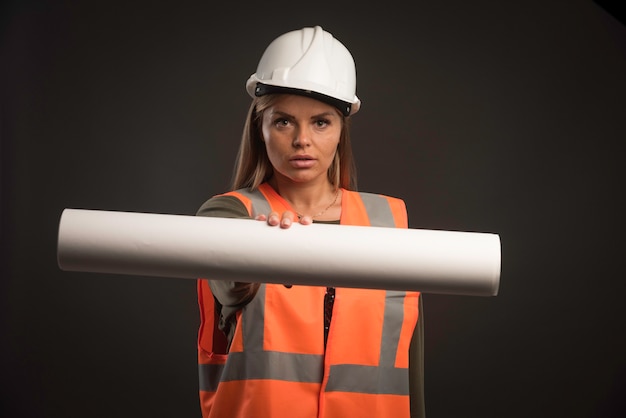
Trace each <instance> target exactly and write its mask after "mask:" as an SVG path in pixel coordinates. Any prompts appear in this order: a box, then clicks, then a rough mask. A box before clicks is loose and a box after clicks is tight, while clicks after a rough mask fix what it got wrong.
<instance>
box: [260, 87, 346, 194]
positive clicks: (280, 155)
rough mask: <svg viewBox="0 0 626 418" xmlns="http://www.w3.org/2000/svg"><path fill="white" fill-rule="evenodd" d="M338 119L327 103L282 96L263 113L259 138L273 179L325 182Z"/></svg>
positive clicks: (337, 133) (336, 139)
mask: <svg viewBox="0 0 626 418" xmlns="http://www.w3.org/2000/svg"><path fill="white" fill-rule="evenodd" d="M341 124H342V118H341V116H340V114H339V112H338V110H337V109H336V108H335V107H334V106H331V105H329V104H326V103H323V102H320V101H318V100H315V99H311V98H309V97H304V96H297V95H282V96H280V97H278V99H277V100H276V102H275V103H274V104H273V105H272V106H270V107H269V108H267V109H266V110H265V112H264V113H263V123H262V133H263V141H264V142H265V148H266V150H267V155H268V157H269V160H270V162H271V164H272V166H273V167H274V175H275V176H277V180H287V181H290V182H295V183H307V182H316V181H318V182H319V181H328V176H327V171H328V167H330V165H331V164H332V162H333V158H334V156H335V152H336V151H337V146H338V145H339V138H340V136H341Z"/></svg>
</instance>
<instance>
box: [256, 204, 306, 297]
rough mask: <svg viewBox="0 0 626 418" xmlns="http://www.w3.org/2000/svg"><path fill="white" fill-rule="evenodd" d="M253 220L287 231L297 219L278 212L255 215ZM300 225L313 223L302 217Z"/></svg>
mask: <svg viewBox="0 0 626 418" xmlns="http://www.w3.org/2000/svg"><path fill="white" fill-rule="evenodd" d="M254 219H256V220H257V221H267V224H268V225H270V226H277V225H280V227H281V228H282V229H287V228H289V227H290V226H291V225H292V224H293V223H294V221H297V219H298V217H297V216H296V215H295V214H294V213H293V212H292V211H290V210H287V211H285V212H283V214H282V215H280V214H279V213H278V212H271V213H270V214H269V215H263V214H261V215H257V216H256V218H254ZM300 223H301V224H302V225H311V224H312V223H313V219H312V218H311V217H310V216H303V217H302V218H300ZM283 286H285V287H286V288H287V289H290V288H291V285H290V284H285V285H283Z"/></svg>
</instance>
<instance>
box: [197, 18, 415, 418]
mask: <svg viewBox="0 0 626 418" xmlns="http://www.w3.org/2000/svg"><path fill="white" fill-rule="evenodd" d="M246 87H247V91H248V93H249V94H250V95H251V96H252V97H253V101H252V104H251V106H250V110H249V112H248V116H247V120H246V124H245V127H244V132H243V136H242V141H241V145H240V149H239V154H238V157H237V164H236V168H235V175H234V183H233V187H232V191H231V192H228V193H224V194H222V195H219V196H214V197H213V198H211V199H209V200H208V201H207V202H205V204H204V205H202V207H201V208H200V209H199V211H198V215H200V216H219V217H239V218H254V219H257V220H260V221H265V222H267V223H268V224H269V225H271V226H275V227H279V228H289V227H290V226H291V225H292V224H293V223H294V222H299V223H301V224H304V225H308V224H311V223H314V222H320V223H330V224H343V225H375V226H388V227H401V228H406V227H407V226H408V225H407V214H406V208H405V205H404V202H403V201H402V200H400V199H397V198H392V197H389V196H383V195H378V194H370V193H359V192H356V191H354V190H355V183H356V182H355V175H354V174H355V173H354V161H353V158H352V150H351V145H350V135H349V125H350V117H351V116H352V115H353V114H354V113H356V112H357V111H358V110H359V107H360V101H359V99H358V97H357V96H356V95H355V91H356V71H355V66H354V61H353V59H352V56H351V54H350V53H349V51H348V50H347V49H346V48H345V46H343V44H341V43H340V42H339V41H337V40H336V39H335V38H334V37H333V36H332V35H331V34H330V33H328V32H326V31H324V30H323V29H322V28H321V27H319V26H317V27H315V28H304V29H302V30H297V31H292V32H288V33H286V34H283V35H281V36H279V37H278V38H277V39H275V40H274V41H273V42H272V43H271V44H270V45H269V46H268V47H267V49H266V50H265V52H264V54H263V56H262V57H261V60H260V62H259V65H258V67H257V71H256V73H255V74H253V75H252V76H251V77H250V79H249V80H248V82H247V85H246ZM242 239H245V237H242ZM259 251H264V248H263V246H262V243H260V244H259ZM294 251H298V248H297V243H294ZM285 256H286V257H288V256H289V255H288V254H285ZM346 257H350V253H349V250H348V249H347V251H346ZM198 298H199V304H200V312H201V325H200V332H199V340H198V342H199V347H198V348H199V350H198V353H199V354H198V359H199V370H200V398H201V407H202V413H203V416H204V417H220V418H223V417H255V418H256V417H260V418H265V417H272V418H277V417H278V418H281V417H289V418H298V417H303V418H309V417H311V418H313V417H329V418H345V417H350V418H353V417H376V418H386V417H389V418H400V417H409V416H412V417H421V416H423V415H424V402H423V385H422V383H423V373H422V363H423V358H422V346H423V344H422V337H423V326H422V323H423V320H422V317H421V297H420V294H419V293H417V292H397V291H384V290H375V289H374V290H372V289H346V288H337V289H334V288H325V287H321V286H290V285H288V284H285V285H277V284H270V283H263V284H259V283H239V282H228V281H221V280H204V279H201V280H198Z"/></svg>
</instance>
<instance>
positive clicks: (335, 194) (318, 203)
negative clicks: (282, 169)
mask: <svg viewBox="0 0 626 418" xmlns="http://www.w3.org/2000/svg"><path fill="white" fill-rule="evenodd" d="M268 182H269V184H270V185H271V186H272V187H273V188H274V190H276V192H277V193H278V194H279V195H280V196H281V197H282V198H283V199H285V200H286V201H287V202H288V203H289V204H290V205H291V207H292V209H293V210H294V211H295V212H296V214H297V215H298V216H310V217H312V218H314V219H316V220H323V219H325V220H329V219H330V220H336V219H339V216H340V214H341V199H340V197H341V196H340V195H341V193H340V191H339V189H338V188H337V187H335V186H333V185H332V184H330V181H328V180H326V181H320V182H316V183H313V182H310V183H304V184H303V183H293V182H288V181H281V180H280V179H278V178H277V177H276V176H274V177H272V178H271V179H270V180H269V181H268Z"/></svg>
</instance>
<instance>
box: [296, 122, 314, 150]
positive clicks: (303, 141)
mask: <svg viewBox="0 0 626 418" xmlns="http://www.w3.org/2000/svg"><path fill="white" fill-rule="evenodd" d="M310 134H311V133H310V132H309V130H308V129H307V128H306V127H302V128H299V129H297V130H296V135H295V136H294V138H293V146H294V147H296V148H300V147H307V146H309V145H311V135H310Z"/></svg>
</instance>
